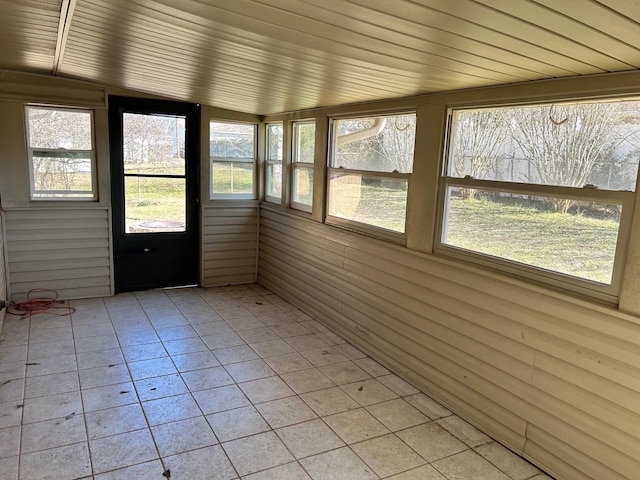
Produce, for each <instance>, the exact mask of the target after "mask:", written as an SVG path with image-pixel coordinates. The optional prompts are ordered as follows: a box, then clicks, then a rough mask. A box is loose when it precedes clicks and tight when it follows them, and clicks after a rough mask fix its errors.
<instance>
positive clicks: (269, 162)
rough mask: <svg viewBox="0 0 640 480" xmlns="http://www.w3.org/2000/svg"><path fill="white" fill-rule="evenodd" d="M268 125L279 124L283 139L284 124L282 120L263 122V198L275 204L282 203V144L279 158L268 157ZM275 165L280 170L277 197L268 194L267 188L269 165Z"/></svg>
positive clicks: (283, 180)
mask: <svg viewBox="0 0 640 480" xmlns="http://www.w3.org/2000/svg"><path fill="white" fill-rule="evenodd" d="M269 125H275V126H279V127H280V128H282V134H283V140H284V124H283V122H271V123H267V124H265V149H264V152H265V153H264V158H265V161H264V200H265V201H266V202H269V203H273V204H275V205H282V197H283V195H284V192H283V190H284V188H283V187H284V185H283V184H284V182H285V179H284V176H285V173H284V144H283V145H282V151H281V152H280V157H281V158H280V159H279V160H278V159H273V158H270V157H269ZM276 165H280V169H281V170H280V172H281V178H280V196H279V197H274V196H273V195H269V188H268V185H267V184H268V182H269V167H270V166H276Z"/></svg>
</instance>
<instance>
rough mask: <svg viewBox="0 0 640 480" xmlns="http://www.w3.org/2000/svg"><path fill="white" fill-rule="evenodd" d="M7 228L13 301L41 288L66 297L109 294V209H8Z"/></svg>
mask: <svg viewBox="0 0 640 480" xmlns="http://www.w3.org/2000/svg"><path fill="white" fill-rule="evenodd" d="M6 231H7V258H8V265H9V279H10V292H11V298H12V300H14V301H20V300H23V299H24V298H25V297H26V294H27V293H28V292H29V291H30V290H32V289H38V288H50V289H54V290H56V291H58V294H59V295H60V298H64V299H71V298H83V297H100V296H106V295H111V271H112V270H111V260H110V243H109V242H110V241H109V213H108V209H106V208H78V209H63V208H59V209H53V208H51V209H50V208H46V209H45V208H42V209H33V208H32V209H29V210H20V209H16V210H8V211H7V212H6Z"/></svg>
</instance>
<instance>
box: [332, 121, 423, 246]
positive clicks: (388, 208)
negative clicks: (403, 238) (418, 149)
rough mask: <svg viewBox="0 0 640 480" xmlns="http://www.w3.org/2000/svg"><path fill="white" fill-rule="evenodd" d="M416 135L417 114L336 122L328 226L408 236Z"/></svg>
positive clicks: (333, 129) (333, 133) (334, 125)
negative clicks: (409, 201)
mask: <svg viewBox="0 0 640 480" xmlns="http://www.w3.org/2000/svg"><path fill="white" fill-rule="evenodd" d="M415 131H416V115H415V114H413V113H409V114H401V115H384V116H382V115H381V116H372V117H361V118H341V119H335V120H334V121H333V128H332V145H331V159H330V168H329V202H328V217H327V221H328V222H331V223H339V224H340V223H344V224H346V225H348V226H351V227H353V228H356V229H358V228H362V227H365V229H366V228H367V227H368V226H371V227H375V228H377V229H384V230H387V231H390V232H393V233H396V234H404V232H405V220H406V209H407V194H408V188H409V178H410V176H411V172H412V171H413V152H414V146H415ZM354 222H357V224H359V225H356V224H354Z"/></svg>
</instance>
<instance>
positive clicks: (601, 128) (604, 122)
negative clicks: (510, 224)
mask: <svg viewBox="0 0 640 480" xmlns="http://www.w3.org/2000/svg"><path fill="white" fill-rule="evenodd" d="M510 112H511V122H510V125H511V131H512V134H513V139H514V141H515V142H516V143H517V144H518V146H519V148H520V150H521V151H522V152H523V154H524V156H525V157H526V158H528V159H530V161H531V162H532V165H533V166H534V168H535V170H536V172H537V174H538V176H539V178H540V182H541V183H543V184H546V185H562V186H569V187H583V186H584V185H585V184H586V183H587V179H588V178H589V176H590V175H591V173H592V172H593V171H594V168H595V166H596V163H597V162H598V160H599V159H602V158H603V157H604V156H606V155H612V154H613V150H614V149H615V147H616V144H617V143H618V142H619V141H620V139H618V138H616V133H615V132H616V128H615V127H616V126H617V125H618V123H619V120H620V111H619V109H618V107H617V106H616V104H615V103H582V104H575V105H560V106H558V105H552V106H541V107H530V108H518V109H510ZM573 203H574V202H573V200H570V199H556V200H554V201H553V204H554V207H555V209H556V210H557V211H560V212H562V213H566V212H567V211H568V210H569V208H571V206H572V205H573Z"/></svg>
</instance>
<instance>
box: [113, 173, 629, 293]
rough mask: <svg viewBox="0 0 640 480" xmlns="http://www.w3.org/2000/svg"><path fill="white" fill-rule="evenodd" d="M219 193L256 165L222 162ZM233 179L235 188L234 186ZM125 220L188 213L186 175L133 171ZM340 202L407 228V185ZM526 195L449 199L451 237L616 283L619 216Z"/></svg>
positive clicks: (241, 184)
mask: <svg viewBox="0 0 640 480" xmlns="http://www.w3.org/2000/svg"><path fill="white" fill-rule="evenodd" d="M217 167H218V168H216V170H215V176H214V188H215V189H216V191H217V192H218V193H226V192H229V193H230V192H232V191H236V192H237V191H243V192H244V191H247V192H251V191H252V182H253V171H252V170H250V169H249V168H242V167H244V165H242V166H240V168H237V167H238V166H235V167H236V168H233V167H232V166H231V165H220V166H217ZM232 185H233V189H232V188H231V187H232ZM125 191H126V200H127V207H126V208H127V210H126V212H127V223H128V224H130V225H135V224H139V223H140V222H143V221H149V220H177V221H184V219H185V204H184V180H181V179H148V178H143V179H139V178H136V177H129V178H128V179H127V181H126V185H125ZM339 193H340V194H341V195H342V196H341V197H340V200H339V203H340V205H339V206H340V207H342V209H343V212H345V213H344V216H345V217H346V218H349V219H351V220H355V221H359V222H362V223H366V224H370V225H375V226H378V227H381V228H386V229H389V230H393V231H397V232H403V231H404V222H405V215H406V190H404V189H403V188H396V189H394V188H387V187H385V186H372V185H358V188H343V189H342V190H341V191H340V192H339ZM535 207H536V205H535V204H527V203H526V200H524V199H520V200H514V199H508V200H506V199H503V200H499V201H494V200H491V199H486V198H483V199H480V200H476V199H462V198H458V197H452V198H451V200H450V202H449V212H448V222H447V231H446V238H445V243H447V244H448V245H452V246H455V247H459V248H462V249H466V250H470V251H475V252H480V253H484V254H486V255H491V256H495V257H500V258H505V259H508V260H513V261H515V262H520V263H524V264H527V265H532V266H536V267H540V268H544V269H548V270H553V271H558V272H562V273H565V274H568V275H572V276H576V277H579V278H585V279H589V280H593V281H597V282H602V283H610V281H611V272H612V266H613V259H614V255H615V248H616V241H617V236H618V227H619V220H618V219H617V218H613V216H612V215H610V216H609V217H607V216H602V215H601V216H600V217H599V218H595V217H594V216H590V215H588V212H583V213H582V214H581V213H566V214H562V213H555V212H550V211H545V210H544V209H539V208H535Z"/></svg>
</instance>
